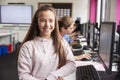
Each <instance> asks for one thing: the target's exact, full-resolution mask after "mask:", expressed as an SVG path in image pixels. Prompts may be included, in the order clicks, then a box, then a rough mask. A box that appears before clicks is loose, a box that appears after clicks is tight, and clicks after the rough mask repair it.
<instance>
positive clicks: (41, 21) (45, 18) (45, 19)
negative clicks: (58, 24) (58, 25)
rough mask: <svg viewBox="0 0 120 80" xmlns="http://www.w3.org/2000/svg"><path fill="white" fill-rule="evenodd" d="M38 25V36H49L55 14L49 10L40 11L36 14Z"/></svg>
mask: <svg viewBox="0 0 120 80" xmlns="http://www.w3.org/2000/svg"><path fill="white" fill-rule="evenodd" d="M38 27H39V30H40V37H44V38H49V37H51V33H52V31H53V30H54V28H55V14H54V13H53V12H52V11H50V10H47V11H42V12H40V13H39V15H38Z"/></svg>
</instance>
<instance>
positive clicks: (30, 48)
mask: <svg viewBox="0 0 120 80" xmlns="http://www.w3.org/2000/svg"><path fill="white" fill-rule="evenodd" d="M57 22H58V21H57V20H56V14H55V10H54V8H53V7H52V6H49V5H44V6H42V7H40V8H38V10H37V11H36V12H35V14H34V17H33V20H32V23H31V26H30V28H29V30H28V33H27V35H26V37H25V39H24V41H23V42H22V45H21V48H20V50H19V55H18V74H19V79H20V80H63V77H65V76H67V75H70V74H71V73H73V72H75V71H76V66H75V61H74V58H73V53H72V51H71V48H70V47H69V44H68V43H67V42H66V41H65V40H64V39H63V38H62V37H61V36H60V35H59V29H58V25H57Z"/></svg>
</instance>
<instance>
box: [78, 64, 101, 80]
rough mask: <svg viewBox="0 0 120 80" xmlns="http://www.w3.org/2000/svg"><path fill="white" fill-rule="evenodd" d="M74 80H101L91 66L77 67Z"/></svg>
mask: <svg viewBox="0 0 120 80" xmlns="http://www.w3.org/2000/svg"><path fill="white" fill-rule="evenodd" d="M76 80H101V79H100V77H99V74H98V72H97V70H96V69H95V67H94V66H93V65H86V66H79V67H77V71H76Z"/></svg>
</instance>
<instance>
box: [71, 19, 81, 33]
mask: <svg viewBox="0 0 120 80" xmlns="http://www.w3.org/2000/svg"><path fill="white" fill-rule="evenodd" d="M75 26H76V29H75V30H74V31H73V32H78V31H81V24H80V20H78V19H77V20H75Z"/></svg>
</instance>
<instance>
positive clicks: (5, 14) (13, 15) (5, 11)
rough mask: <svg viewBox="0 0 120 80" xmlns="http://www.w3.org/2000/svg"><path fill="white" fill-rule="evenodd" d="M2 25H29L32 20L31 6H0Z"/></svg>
mask: <svg viewBox="0 0 120 80" xmlns="http://www.w3.org/2000/svg"><path fill="white" fill-rule="evenodd" d="M0 6H1V7H0V8H1V9H0V10H1V11H0V16H1V17H0V21H1V23H2V24H30V23H31V20H32V6H31V5H20V4H18V5H17V4H16V5H15V4H14V5H12V4H11V5H0Z"/></svg>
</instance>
